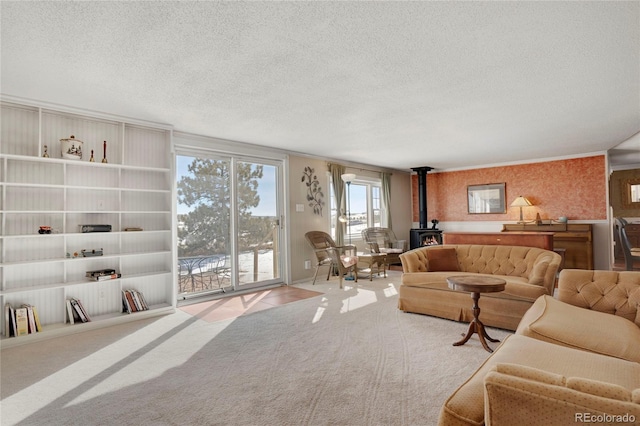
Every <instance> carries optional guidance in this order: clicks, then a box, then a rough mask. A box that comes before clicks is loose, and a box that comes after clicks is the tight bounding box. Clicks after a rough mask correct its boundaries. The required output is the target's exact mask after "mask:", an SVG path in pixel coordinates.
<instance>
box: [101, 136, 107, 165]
mask: <svg viewBox="0 0 640 426" xmlns="http://www.w3.org/2000/svg"><path fill="white" fill-rule="evenodd" d="M102 162H103V163H106V162H107V141H104V143H103V144H102Z"/></svg>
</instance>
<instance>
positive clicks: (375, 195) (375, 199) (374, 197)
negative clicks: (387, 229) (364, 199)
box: [371, 186, 382, 227]
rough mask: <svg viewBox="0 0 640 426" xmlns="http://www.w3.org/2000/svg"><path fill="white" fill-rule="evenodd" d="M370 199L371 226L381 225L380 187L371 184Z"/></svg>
mask: <svg viewBox="0 0 640 426" xmlns="http://www.w3.org/2000/svg"><path fill="white" fill-rule="evenodd" d="M371 201H372V203H371V204H372V205H373V226H377V227H380V226H382V225H381V223H382V219H381V214H380V187H379V186H372V187H371Z"/></svg>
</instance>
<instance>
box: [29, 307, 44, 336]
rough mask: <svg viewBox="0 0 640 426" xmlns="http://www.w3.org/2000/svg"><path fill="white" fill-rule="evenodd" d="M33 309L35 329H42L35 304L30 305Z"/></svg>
mask: <svg viewBox="0 0 640 426" xmlns="http://www.w3.org/2000/svg"><path fill="white" fill-rule="evenodd" d="M31 309H32V310H33V318H34V319H35V320H36V331H42V324H41V323H40V317H39V316H38V310H37V309H36V307H35V306H33V305H31Z"/></svg>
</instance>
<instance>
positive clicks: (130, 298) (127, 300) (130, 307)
mask: <svg viewBox="0 0 640 426" xmlns="http://www.w3.org/2000/svg"><path fill="white" fill-rule="evenodd" d="M148 309H149V307H148V306H147V302H146V301H145V299H144V296H143V295H142V293H141V292H139V291H137V290H133V289H129V290H122V311H123V312H126V313H128V314H132V313H134V312H138V311H146V310H148Z"/></svg>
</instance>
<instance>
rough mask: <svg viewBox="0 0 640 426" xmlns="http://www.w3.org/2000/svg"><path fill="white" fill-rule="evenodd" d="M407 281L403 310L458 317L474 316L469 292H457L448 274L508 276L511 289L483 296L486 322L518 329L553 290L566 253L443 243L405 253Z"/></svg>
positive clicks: (401, 300) (401, 299) (401, 302)
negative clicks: (562, 255)
mask: <svg viewBox="0 0 640 426" xmlns="http://www.w3.org/2000/svg"><path fill="white" fill-rule="evenodd" d="M400 260H401V262H402V269H403V272H404V273H403V274H402V283H401V285H400V289H399V297H398V308H399V309H401V310H403V311H405V312H414V313H420V314H427V315H433V316H437V317H441V318H447V319H452V320H456V321H465V322H469V321H471V320H472V319H473V310H472V301H471V298H470V296H469V293H466V292H460V291H456V290H452V289H450V288H449V287H448V284H447V281H446V279H447V277H449V276H453V275H469V274H478V275H489V276H496V277H499V278H502V279H504V280H505V281H506V282H507V284H506V287H505V290H504V291H502V292H499V293H486V294H482V295H481V297H480V308H481V310H482V313H481V317H482V318H481V319H482V322H483V323H484V324H485V325H488V326H494V327H500V328H505V329H508V330H515V329H516V327H517V326H518V323H519V322H520V319H521V318H522V316H523V315H524V313H525V312H526V311H527V309H529V308H530V307H531V305H532V304H533V302H534V301H535V300H536V299H537V298H538V297H540V296H542V295H545V294H553V289H554V286H555V279H556V273H557V271H558V267H559V266H560V262H561V260H562V258H561V256H560V255H559V254H557V253H554V252H552V251H549V250H544V249H540V248H533V247H520V246H498V245H461V244H458V245H439V246H427V247H420V248H417V249H414V250H411V251H408V252H406V253H403V254H402V255H400Z"/></svg>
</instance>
